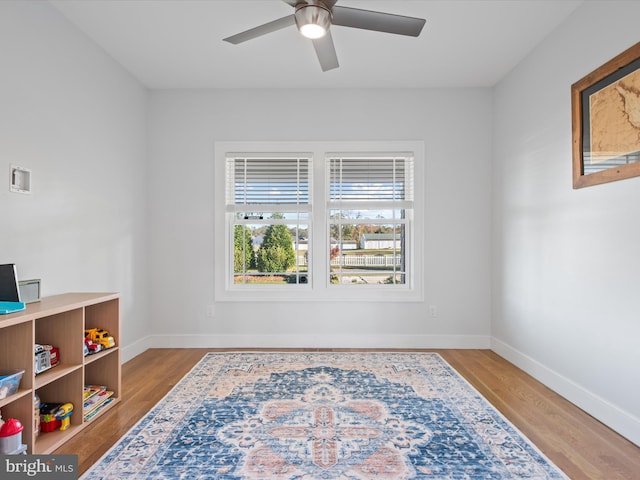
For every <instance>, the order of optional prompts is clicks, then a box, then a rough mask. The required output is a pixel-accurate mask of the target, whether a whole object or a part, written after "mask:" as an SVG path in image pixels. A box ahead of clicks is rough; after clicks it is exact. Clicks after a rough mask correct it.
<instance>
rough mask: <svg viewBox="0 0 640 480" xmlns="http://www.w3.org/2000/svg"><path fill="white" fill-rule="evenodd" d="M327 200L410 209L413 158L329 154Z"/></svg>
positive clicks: (330, 201) (333, 202) (336, 202)
mask: <svg viewBox="0 0 640 480" xmlns="http://www.w3.org/2000/svg"><path fill="white" fill-rule="evenodd" d="M328 160H329V178H330V180H329V203H331V204H338V203H339V204H360V205H361V204H362V203H363V202H367V203H371V204H376V205H378V204H380V205H387V207H391V206H397V207H404V208H410V207H411V206H412V202H413V158H412V157H411V156H390V157H337V156H332V157H329V159H328Z"/></svg>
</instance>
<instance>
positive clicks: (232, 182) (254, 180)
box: [226, 156, 311, 211]
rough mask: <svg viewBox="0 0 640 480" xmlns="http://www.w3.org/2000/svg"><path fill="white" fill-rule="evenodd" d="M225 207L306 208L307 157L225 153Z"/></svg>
mask: <svg viewBox="0 0 640 480" xmlns="http://www.w3.org/2000/svg"><path fill="white" fill-rule="evenodd" d="M226 185H227V191H226V204H227V209H228V210H231V211H243V210H247V207H251V210H256V207H257V206H260V209H259V210H260V211H306V210H308V206H309V205H310V204H311V187H310V185H311V158H310V157H284V156H283V157H266V156H264V157H263V156H257V157H253V156H252V157H249V156H232V157H227V182H226Z"/></svg>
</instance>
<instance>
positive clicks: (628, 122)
mask: <svg viewBox="0 0 640 480" xmlns="http://www.w3.org/2000/svg"><path fill="white" fill-rule="evenodd" d="M571 117H572V136H573V188H582V187H588V186H591V185H598V184H602V183H607V182H613V181H616V180H622V179H625V178H631V177H637V176H640V43H637V44H635V45H634V46H632V47H631V48H629V49H627V50H625V51H624V52H622V53H621V54H620V55H618V56H617V57H615V58H613V59H611V60H610V61H608V62H607V63H605V64H604V65H602V66H601V67H599V68H598V69H596V70H594V71H593V72H591V73H590V74H589V75H587V76H586V77H584V78H582V79H581V80H579V81H578V82H576V83H574V84H573V85H571Z"/></svg>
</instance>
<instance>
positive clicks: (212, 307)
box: [207, 304, 216, 318]
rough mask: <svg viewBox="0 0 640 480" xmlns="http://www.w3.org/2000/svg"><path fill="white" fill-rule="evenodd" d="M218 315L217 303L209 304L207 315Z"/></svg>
mask: <svg viewBox="0 0 640 480" xmlns="http://www.w3.org/2000/svg"><path fill="white" fill-rule="evenodd" d="M215 315H216V308H215V305H213V304H211V305H207V317H211V318H213V317H215Z"/></svg>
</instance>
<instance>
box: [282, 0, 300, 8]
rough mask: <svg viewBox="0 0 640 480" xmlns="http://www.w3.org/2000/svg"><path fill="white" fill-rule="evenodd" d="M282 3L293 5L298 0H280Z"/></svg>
mask: <svg viewBox="0 0 640 480" xmlns="http://www.w3.org/2000/svg"><path fill="white" fill-rule="evenodd" d="M282 1H283V2H284V3H288V4H289V5H291V6H292V7H295V6H296V4H297V3H298V0H282Z"/></svg>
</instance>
